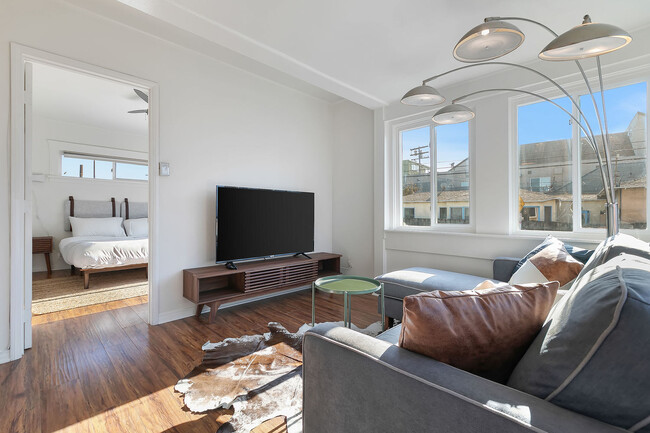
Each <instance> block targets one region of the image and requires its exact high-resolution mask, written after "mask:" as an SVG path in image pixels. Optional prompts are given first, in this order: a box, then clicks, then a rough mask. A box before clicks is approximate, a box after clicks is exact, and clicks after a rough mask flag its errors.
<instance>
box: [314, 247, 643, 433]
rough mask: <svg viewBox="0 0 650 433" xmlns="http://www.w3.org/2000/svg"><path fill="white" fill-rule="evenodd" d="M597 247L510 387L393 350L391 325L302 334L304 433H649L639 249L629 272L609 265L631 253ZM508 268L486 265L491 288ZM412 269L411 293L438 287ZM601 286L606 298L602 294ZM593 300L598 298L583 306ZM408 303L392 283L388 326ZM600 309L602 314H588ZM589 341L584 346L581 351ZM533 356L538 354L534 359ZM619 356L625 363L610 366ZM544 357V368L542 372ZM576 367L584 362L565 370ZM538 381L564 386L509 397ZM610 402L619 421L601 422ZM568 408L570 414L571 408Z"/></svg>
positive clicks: (620, 264)
mask: <svg viewBox="0 0 650 433" xmlns="http://www.w3.org/2000/svg"><path fill="white" fill-rule="evenodd" d="M610 239H612V238H610ZM606 243H607V241H606V242H603V244H606ZM603 244H601V246H599V249H600V250H601V251H600V252H599V249H597V250H596V253H595V254H594V257H592V259H590V260H589V262H588V263H587V265H586V266H585V268H584V269H583V272H581V274H580V275H579V276H578V278H577V279H576V282H575V283H574V285H573V286H572V288H571V290H570V291H569V294H568V295H567V296H565V297H564V298H563V299H562V301H560V303H558V305H557V306H556V308H555V309H554V310H553V311H551V313H550V314H549V320H548V321H547V324H545V326H544V328H542V331H540V333H539V335H538V336H537V338H536V339H535V342H533V344H532V345H531V347H530V348H529V350H528V352H527V353H526V354H525V355H524V357H523V358H522V361H520V364H519V365H518V366H517V368H516V369H515V372H514V373H513V375H512V376H511V378H510V381H509V382H508V384H509V385H510V386H506V385H504V384H499V383H496V382H493V381H490V380H488V379H484V378H482V377H479V376H476V375H473V374H471V373H468V372H465V371H462V370H459V369H457V368H455V367H452V366H449V365H447V364H444V363H441V362H439V361H436V360H434V359H432V358H428V357H426V356H423V355H420V354H418V353H414V352H410V351H408V350H405V349H402V348H400V347H398V346H397V341H398V337H399V332H400V326H396V327H394V328H392V329H390V330H388V331H386V332H384V333H383V334H380V336H379V337H377V338H373V337H369V336H367V335H363V334H361V333H358V332H355V331H352V330H350V329H347V328H343V327H337V326H335V325H320V326H317V327H316V328H314V329H312V330H310V331H308V332H307V333H306V334H305V337H304V340H303V359H304V364H303V384H304V391H303V392H304V394H303V395H304V403H303V430H304V432H305V433H319V432H342V433H343V432H354V433H364V432H368V433H370V432H373V433H374V432H434V433H436V432H440V433H442V432H445V433H447V432H462V433H489V432H495V433H496V432H499V433H502V432H567V433H572V432H590V433H599V432H623V431H627V432H638V433H646V432H650V416H649V415H650V371H648V369H647V368H646V367H645V366H646V365H647V359H648V358H650V344H647V341H650V339H649V338H648V336H649V335H650V261H648V259H650V247H649V246H648V244H643V243H641V247H640V248H641V250H643V251H641V252H638V251H637V253H638V254H637V253H635V252H632V253H631V254H637V255H636V256H634V257H632V258H633V259H639V258H641V259H639V260H645V261H640V262H635V261H634V260H630V259H627V258H625V260H621V259H623V258H624V257H623V256H620V257H616V256H618V254H620V253H621V252H624V253H626V254H630V250H634V248H631V249H630V248H628V247H627V246H623V247H621V245H619V244H616V242H612V243H611V245H605V246H603ZM614 257H616V258H614ZM610 259H611V260H612V261H611V262H610V263H606V262H607V261H608V260H610ZM628 262H629V263H632V264H626V263H628ZM515 264H516V260H514V259H498V260H495V264H494V275H493V276H494V279H495V280H508V279H509V276H510V274H511V273H512V271H513V269H514V266H515ZM600 265H602V266H600ZM607 266H609V267H607ZM415 269H416V270H414V271H413V272H415V273H420V274H421V275H419V277H418V278H419V281H420V286H419V287H415V288H413V287H412V289H413V290H415V291H417V290H427V289H428V287H426V285H427V284H428V285H436V284H438V283H436V282H435V279H436V277H435V276H433V275H432V276H431V277H427V275H426V274H422V270H421V269H417V268H415ZM425 269H426V268H425ZM601 269H602V270H601ZM431 271H432V270H430V269H429V270H428V271H427V272H431ZM433 273H435V274H436V276H438V277H443V278H441V282H442V280H446V281H447V283H446V284H453V283H452V282H451V281H452V279H456V278H459V279H461V280H462V281H463V283H462V285H463V289H467V288H468V287H470V288H471V287H474V285H475V284H473V283H474V281H476V280H473V279H472V278H473V277H470V276H464V275H462V274H456V275H452V274H450V273H441V272H440V271H436V272H433ZM393 276H395V275H393ZM384 277H385V276H384ZM476 278H478V279H479V280H480V281H484V280H485V279H484V278H480V277H476ZM619 280H620V282H621V286H620V287H621V288H620V290H619V288H618V286H617V284H618V283H617V281H619ZM624 280H625V281H626V283H623V281H624ZM480 281H478V282H480ZM412 282H413V281H411V282H410V283H409V284H411V283H412ZM626 284H627V286H626ZM438 287H439V286H438ZM447 287H449V286H447ZM603 287H615V289H611V290H610V289H605V290H604V291H603V290H602V288H603ZM445 288H446V287H445ZM450 288H451V287H450ZM431 290H433V289H431ZM595 293H606V294H607V295H606V296H605V295H603V297H602V301H601V300H598V301H597V303H595V304H590V300H593V299H594V296H593V294H595ZM407 294H408V293H407V292H406V291H405V290H404V287H403V285H402V286H396V287H395V291H393V292H392V293H391V296H392V297H391V301H390V302H391V303H392V307H391V308H393V310H392V311H391V313H392V314H393V316H392V317H394V318H396V319H397V318H400V317H401V312H400V314H398V312H397V311H396V308H397V305H398V304H400V305H401V299H402V298H403V296H404V295H407ZM619 299H621V300H622V301H620V300H619ZM387 305H388V303H387ZM621 305H622V306H623V307H622V308H621ZM601 306H602V312H601V311H595V310H599V308H601ZM594 311H595V312H594ZM576 312H577V314H574V313H576ZM589 314H591V315H592V318H589V317H588V316H589ZM558 315H559V316H558ZM594 317H595V318H596V319H595V320H594ZM611 317H614V321H612V320H611ZM565 319H566V320H565ZM576 320H577V321H576ZM610 322H611V323H617V325H616V326H614V327H612V326H609V327H608V331H607V332H611V333H612V335H613V337H612V338H604V339H603V337H602V335H605V334H602V335H601V336H600V337H599V338H596V337H598V335H590V334H593V333H592V332H591V330H592V329H593V326H591V324H595V325H598V326H600V325H607V324H609V323H610ZM563 323H567V324H569V325H570V326H568V327H567V328H568V332H567V328H565V329H560V330H558V329H557V328H558V327H559V328H561V327H562V324H563ZM580 323H589V324H590V325H587V326H585V325H580ZM573 329H577V330H578V332H577V333H574V332H573ZM612 330H613V331H612ZM567 336H568V338H567ZM549 338H550V339H551V343H549ZM571 338H574V339H575V338H577V340H574V341H573V342H572V341H571ZM590 338H593V339H594V342H593V344H591V346H590V347H588V345H587V344H586V343H587V342H588V341H589V340H590ZM576 341H577V342H576ZM598 345H599V346H598ZM542 346H544V347H546V348H547V350H546V352H547V353H544V352H545V351H542V350H540V348H541V347H542ZM556 346H557V347H556ZM597 347H599V349H598V350H596V349H595V348H597ZM558 350H559V353H560V355H558ZM581 350H584V351H586V352H585V353H587V355H585V356H583V354H582V353H581V352H580V351H581ZM623 350H626V352H625V358H623V359H621V357H620V355H621V353H623V352H621V351H623ZM564 354H567V356H566V358H567V360H566V362H563V356H564ZM544 356H546V357H547V358H551V359H550V363H549V362H548V361H549V360H548V359H543V358H544ZM581 357H582V358H581ZM576 359H583V361H582V364H581V365H580V366H579V368H576V369H574V366H575V365H576V364H572V363H574V362H577V361H576ZM622 361H623V362H622ZM626 363H627V364H626ZM544 368H546V369H547V371H546V372H545V373H544V374H542V375H541V379H540V376H539V375H537V376H536V374H535V372H537V371H544ZM548 368H552V370H548ZM567 368H569V369H573V374H571V375H568V373H567V371H569V370H567V371H564V370H566V369H567ZM556 372H560V373H561V375H560V376H558V375H557V374H555V373H556ZM604 372H606V373H607V374H603V373H604ZM549 374H550V376H553V375H555V376H558V377H556V378H555V379H558V380H564V382H565V383H564V384H563V385H562V386H563V387H560V388H558V390H556V392H555V393H553V395H548V396H547V397H546V396H535V392H534V391H528V392H523V391H520V390H518V389H515V388H516V387H519V389H526V388H529V389H531V390H534V389H535V387H537V386H538V384H539V383H545V382H544V381H545V378H546V377H547V376H549ZM566 375H568V376H566ZM564 377H568V378H567V379H563V378H564ZM513 378H514V379H513ZM513 380H514V381H515V382H518V384H513ZM569 381H571V382H569ZM625 381H627V382H625ZM630 381H631V382H630ZM526 382H529V383H526ZM567 383H569V384H568V386H567ZM621 383H625V385H624V386H621V385H620V384H621ZM580 389H582V391H580ZM576 395H578V396H580V397H576ZM612 401H614V402H615V404H612ZM621 401H622V402H623V409H622V410H620V411H619V413H616V412H615V413H614V415H613V416H614V418H609V419H615V420H616V421H620V422H618V423H615V422H609V421H607V422H606V420H608V417H611V416H612V414H611V413H610V414H608V412H611V411H612V410H614V411H616V410H618V409H616V407H619V406H620V405H619V404H618V403H619V402H621ZM572 405H573V406H575V407H577V409H573V410H572V409H571V408H572ZM581 413H582V414H581ZM585 413H587V414H590V416H587V415H584V414H585ZM617 417H618V418H617ZM633 424H634V425H633ZM616 425H620V426H625V429H623V428H619V427H616Z"/></svg>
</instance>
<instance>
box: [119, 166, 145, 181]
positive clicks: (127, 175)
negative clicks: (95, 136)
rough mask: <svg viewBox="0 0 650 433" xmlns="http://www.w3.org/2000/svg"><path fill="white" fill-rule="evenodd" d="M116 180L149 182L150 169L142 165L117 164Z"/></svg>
mask: <svg viewBox="0 0 650 433" xmlns="http://www.w3.org/2000/svg"><path fill="white" fill-rule="evenodd" d="M115 178H116V179H132V180H147V179H149V167H148V166H146V165H142V164H130V163H126V162H116V163H115Z"/></svg>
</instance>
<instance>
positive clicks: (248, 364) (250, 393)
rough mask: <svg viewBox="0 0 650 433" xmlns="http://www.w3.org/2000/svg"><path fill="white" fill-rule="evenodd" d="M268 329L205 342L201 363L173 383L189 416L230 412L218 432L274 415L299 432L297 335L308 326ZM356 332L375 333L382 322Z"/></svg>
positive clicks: (236, 432) (242, 432)
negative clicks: (260, 333)
mask: <svg viewBox="0 0 650 433" xmlns="http://www.w3.org/2000/svg"><path fill="white" fill-rule="evenodd" d="M337 324H338V325H340V326H342V325H343V322H337ZM268 327H269V332H267V333H266V334H264V335H245V336H243V337H239V338H227V339H225V340H223V341H221V342H219V343H211V342H209V341H208V342H207V343H205V344H204V345H203V361H202V362H201V364H199V365H198V366H197V367H196V368H195V369H194V370H192V372H190V374H188V375H187V376H186V377H185V378H184V379H181V380H179V381H178V383H177V384H176V387H175V390H176V391H178V392H180V393H181V394H183V395H184V401H185V406H187V408H188V409H189V410H190V411H192V412H195V413H203V412H207V411H212V410H217V411H219V410H220V411H223V412H224V413H225V410H227V409H231V408H232V410H233V414H232V417H231V418H230V420H229V421H228V422H227V423H225V424H223V425H222V426H221V427H220V428H219V430H218V431H219V433H248V432H250V431H251V430H252V429H254V428H255V427H257V426H259V425H260V424H261V423H263V422H264V421H266V420H269V419H271V418H275V417H278V416H282V417H284V418H285V420H286V427H287V431H288V432H289V433H300V432H302V335H303V334H304V333H305V332H306V331H307V330H308V329H309V328H311V325H307V324H305V325H303V326H301V327H300V329H299V330H298V332H296V333H290V332H289V331H287V330H286V329H285V328H284V327H283V326H282V325H281V324H279V323H277V322H271V323H269V324H268ZM353 327H354V325H353ZM354 328H356V327H354ZM356 330H359V331H360V332H363V333H366V334H370V335H377V334H378V333H379V332H381V324H380V323H379V322H376V323H373V324H372V325H370V326H369V327H368V328H366V329H363V330H361V329H359V328H356Z"/></svg>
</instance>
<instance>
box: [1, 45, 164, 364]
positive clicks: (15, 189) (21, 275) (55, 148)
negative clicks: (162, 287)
mask: <svg viewBox="0 0 650 433" xmlns="http://www.w3.org/2000/svg"><path fill="white" fill-rule="evenodd" d="M11 52H12V65H11V66H12V69H11V72H12V74H11V86H12V95H11V96H12V105H11V115H12V118H11V126H12V128H11V129H12V136H11V149H12V160H11V168H12V170H11V172H12V173H11V192H12V201H11V204H12V206H11V208H12V209H11V235H12V236H11V243H12V252H11V294H10V296H11V305H10V311H11V323H10V331H11V334H10V357H11V359H17V358H19V357H20V356H22V354H23V352H24V349H27V348H30V347H31V323H32V310H34V311H35V312H36V313H40V314H47V313H48V312H51V311H62V310H68V309H70V308H83V307H85V306H91V305H96V304H98V303H103V302H114V301H119V300H120V299H126V298H135V297H140V299H141V300H143V301H146V307H145V313H146V316H147V317H148V322H149V323H151V324H156V323H157V321H158V317H157V316H158V308H157V300H158V299H157V296H156V290H155V287H156V284H155V283H156V279H157V278H156V275H157V274H156V259H157V255H156V251H155V245H156V242H155V238H156V236H155V234H156V218H155V216H156V212H155V210H156V208H157V206H156V204H157V203H156V198H157V197H156V191H157V189H156V185H157V182H156V176H157V166H158V162H157V155H158V152H157V148H158V133H157V125H158V124H157V104H156V101H157V92H158V88H157V85H156V84H155V83H152V82H149V81H147V80H142V79H138V78H135V77H131V76H128V75H124V74H121V73H118V72H115V71H111V70H107V69H104V68H101V67H98V66H94V65H90V64H85V63H81V62H77V61H74V60H71V59H67V58H63V57H60V56H57V55H53V54H50V53H45V52H42V51H38V50H34V49H31V48H28V47H24V46H20V45H18V44H12V47H11ZM16 89H19V90H23V92H20V91H15V90H16ZM129 111H133V112H132V113H129ZM127 215H128V216H127ZM73 227H74V228H75V231H72V232H71V231H70V229H72V228H73ZM118 231H121V232H120V233H118ZM77 235H83V236H77ZM109 235H113V236H114V237H115V238H116V239H109V240H108V241H109V243H111V242H112V245H111V246H110V247H108V248H105V249H104V250H105V251H104V252H102V247H101V245H100V246H98V245H97V244H96V243H95V244H93V243H92V241H97V239H83V238H86V237H90V238H96V237H106V236H109ZM129 235H130V236H129ZM117 238H120V239H117ZM122 238H123V239H122ZM77 241H79V242H77ZM82 241H83V242H82ZM84 242H86V244H84ZM88 242H90V244H88ZM116 242H118V243H120V244H119V245H118V250H119V248H123V249H125V250H124V251H125V252H124V254H119V257H113V258H111V257H107V256H106V254H105V252H106V251H108V250H111V249H114V248H115V246H116V245H117V244H116ZM134 242H135V243H138V242H139V244H138V245H135V246H134ZM88 245H90V246H88ZM84 247H86V248H90V250H92V251H95V252H97V251H99V253H97V254H95V256H97V257H95V259H96V261H95V262H94V263H93V262H92V256H93V253H92V252H91V253H88V251H86V253H85V254H84ZM129 248H130V250H129ZM134 251H135V252H136V254H135V256H137V252H138V251H140V252H141V257H135V260H131V261H129V262H128V263H127V262H125V261H124V260H123V259H124V257H127V256H129V257H132V258H133V256H134ZM80 252H81V253H80ZM48 271H49V272H48ZM71 273H74V275H70V274H71ZM48 277H49V278H48ZM32 287H34V292H32Z"/></svg>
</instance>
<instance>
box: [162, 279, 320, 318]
mask: <svg viewBox="0 0 650 433" xmlns="http://www.w3.org/2000/svg"><path fill="white" fill-rule="evenodd" d="M310 289H311V286H310V285H307V286H301V287H295V288H293V289H287V290H283V291H281V292H275V293H271V294H268V295H261V296H257V297H255V298H249V299H242V300H239V301H233V302H228V303H226V304H221V305H220V306H219V310H224V309H226V308H230V307H236V306H237V305H243V304H250V303H251V302H257V301H261V300H263V299H269V298H274V297H276V296H282V295H287V294H289V293H295V292H302V291H304V290H310ZM206 311H210V307H208V306H207V305H204V306H203V309H202V310H201V314H203V313H205V312H206ZM195 314H196V306H195V305H192V306H191V307H184V308H179V309H177V310H172V311H165V312H164V313H160V315H159V316H158V319H159V322H158V323H167V322H173V321H174V320H180V319H185V318H187V317H192V316H194V315H195Z"/></svg>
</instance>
